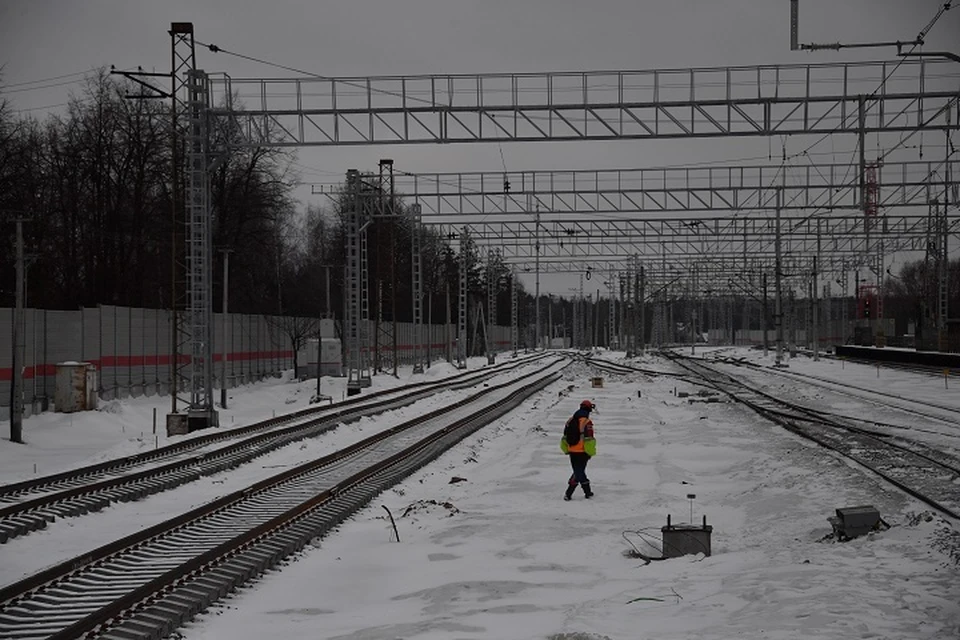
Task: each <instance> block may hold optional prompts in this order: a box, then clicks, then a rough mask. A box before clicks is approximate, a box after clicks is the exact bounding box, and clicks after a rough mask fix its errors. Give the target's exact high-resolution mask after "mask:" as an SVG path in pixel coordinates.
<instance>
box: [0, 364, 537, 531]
mask: <svg viewBox="0 0 960 640" xmlns="http://www.w3.org/2000/svg"><path fill="white" fill-rule="evenodd" d="M542 357H543V356H537V357H536V358H532V359H524V360H522V361H519V362H513V363H508V364H504V365H500V366H498V367H496V368H490V369H483V370H481V371H479V372H470V373H469V374H460V375H457V376H453V377H451V378H448V379H446V380H444V381H441V382H432V383H428V384H424V383H417V385H416V386H417V387H418V388H417V389H415V390H413V391H409V390H407V389H402V390H399V391H397V390H394V391H393V393H383V392H381V393H380V394H379V395H380V397H383V396H394V397H387V398H386V399H383V400H379V401H375V402H365V403H356V402H354V403H350V404H349V405H347V404H346V403H341V404H340V405H339V406H338V407H337V408H336V409H335V410H333V411H330V410H329V409H327V410H325V411H318V410H317V409H307V410H304V411H299V412H295V413H294V414H292V415H291V416H287V417H286V418H285V419H284V417H283V416H281V418H278V419H271V420H267V421H265V422H263V423H258V424H257V425H250V426H249V427H243V428H242V429H244V432H243V433H250V432H251V431H259V432H260V433H257V434H256V435H252V436H248V437H245V438H242V439H241V440H238V441H236V442H234V443H232V444H228V445H226V446H223V447H220V448H218V449H216V450H214V451H205V452H198V453H195V454H193V455H190V456H189V457H181V456H182V455H183V454H184V453H185V450H184V449H183V448H182V447H180V448H177V449H174V450H173V452H168V454H167V456H165V457H171V458H176V459H174V460H172V461H171V462H168V463H166V464H160V465H157V466H149V467H148V468H146V469H143V470H141V471H132V469H134V468H135V467H136V465H135V464H132V463H131V464H122V465H120V466H119V467H114V473H116V472H119V471H120V470H123V471H132V472H129V473H123V474H121V475H114V474H108V473H106V472H103V471H101V472H99V473H91V472H89V471H87V470H86V469H81V470H80V473H79V474H78V475H77V477H76V478H75V479H74V480H73V481H72V482H71V481H70V479H69V477H68V476H67V477H64V475H63V474H58V478H57V480H56V482H54V483H52V484H51V485H42V484H35V485H34V486H33V487H32V490H33V492H37V491H39V490H40V489H42V488H44V487H45V486H53V487H57V486H62V485H64V484H67V485H69V486H68V487H67V488H65V489H62V490H59V491H52V492H49V493H44V494H41V495H39V496H37V497H35V498H32V499H29V500H24V501H21V502H17V503H14V504H10V505H8V506H6V507H3V508H0V544H3V543H5V542H7V541H8V540H10V539H13V538H15V537H19V536H23V535H26V534H28V533H31V532H33V531H36V530H39V529H43V528H45V527H46V526H47V524H48V523H49V522H52V521H54V520H55V519H56V518H63V517H70V516H77V515H84V514H86V513H89V512H93V511H99V510H101V509H103V508H106V507H107V506H109V505H110V504H113V503H115V502H126V501H131V500H139V499H141V498H143V497H146V496H148V495H152V494H155V493H159V492H162V491H166V490H168V489H172V488H175V487H178V486H180V485H182V484H185V483H187V482H192V481H194V480H196V479H198V478H200V477H203V476H207V475H211V474H214V473H218V472H221V471H224V470H227V469H232V468H235V467H237V466H239V465H241V464H243V463H246V462H249V461H250V460H253V459H254V458H257V457H259V456H261V455H264V454H266V453H269V452H270V451H274V450H276V449H278V448H280V447H282V446H285V445H287V444H290V443H292V442H296V441H299V440H302V439H305V438H309V437H314V436H316V435H319V434H321V433H324V432H327V431H330V430H333V429H335V428H336V427H337V426H338V425H339V424H343V423H348V422H353V421H355V420H358V419H360V418H362V417H365V416H368V415H375V414H378V413H382V412H384V411H388V410H391V409H396V408H399V407H402V406H406V405H408V404H411V403H413V402H416V401H417V400H419V399H421V398H424V397H428V396H430V395H433V394H435V393H437V392H438V391H439V390H442V389H457V388H462V387H465V386H473V385H475V384H476V383H477V382H479V381H482V380H486V379H489V378H491V377H493V376H495V375H498V374H501V373H504V372H506V371H511V370H513V369H515V368H518V367H521V366H524V365H526V364H530V363H531V362H535V361H536V360H539V359H541V358H542ZM411 386H413V385H411ZM371 395H372V394H371ZM369 398H370V396H368V399H369ZM313 416H316V417H313ZM278 420H280V421H281V422H278ZM297 420H302V421H300V422H297ZM283 422H288V423H289V422H294V423H295V424H292V425H290V426H286V427H277V425H278V424H283ZM267 429H269V430H267ZM265 430H266V431H265ZM236 431H239V430H236ZM264 431H265V432H264ZM242 435H243V434H242V433H241V434H236V436H235V437H237V438H239V437H241V436H242ZM223 439H224V438H223V437H222V436H221V435H220V434H214V435H213V436H211V438H209V439H206V438H205V440H206V444H210V443H211V442H216V441H219V440H223ZM201 446H203V445H197V446H194V447H190V448H189V449H187V450H186V451H189V450H195V449H197V448H200V447H201ZM148 462H150V463H154V462H157V458H156V457H153V459H150V460H148ZM143 464H145V463H143V462H141V465H143ZM97 466H99V465H97ZM99 478H104V479H102V480H101V479H99ZM22 494H23V491H21V492H19V493H18V494H14V495H22ZM9 498H10V494H8V495H7V499H8V500H9Z"/></svg>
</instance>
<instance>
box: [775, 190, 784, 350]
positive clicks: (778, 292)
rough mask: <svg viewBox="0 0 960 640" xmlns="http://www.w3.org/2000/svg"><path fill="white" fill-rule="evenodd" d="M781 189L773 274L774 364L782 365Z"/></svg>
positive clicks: (778, 201) (778, 199)
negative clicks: (774, 295)
mask: <svg viewBox="0 0 960 640" xmlns="http://www.w3.org/2000/svg"><path fill="white" fill-rule="evenodd" d="M780 196H781V192H780V189H777V227H776V234H777V235H776V243H775V247H776V260H775V263H774V269H775V270H776V272H775V273H774V274H773V275H774V278H775V280H776V283H775V285H774V288H775V292H776V303H775V304H776V308H775V311H774V317H773V320H774V324H775V325H776V329H777V355H776V360H775V362H774V366H777V367H782V366H783V285H782V282H781V280H782V273H781V272H782V271H783V268H782V265H781V255H780Z"/></svg>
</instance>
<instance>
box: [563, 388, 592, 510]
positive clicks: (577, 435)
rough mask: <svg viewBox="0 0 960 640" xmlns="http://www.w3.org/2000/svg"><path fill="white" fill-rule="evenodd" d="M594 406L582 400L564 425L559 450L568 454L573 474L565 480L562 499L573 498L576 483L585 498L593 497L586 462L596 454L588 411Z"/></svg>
mask: <svg viewBox="0 0 960 640" xmlns="http://www.w3.org/2000/svg"><path fill="white" fill-rule="evenodd" d="M596 408H597V406H596V405H595V404H593V402H591V401H590V400H584V401H583V402H581V403H580V408H579V409H577V411H576V413H574V414H573V416H571V418H570V419H569V420H567V424H566V426H564V429H563V438H561V439H560V450H561V451H563V452H564V453H565V454H567V455H568V456H570V466H571V467H573V475H571V476H570V480H568V481H567V491H566V493H564V494H563V499H564V500H571V499H572V498H573V492H574V491H575V490H576V488H577V485H578V484H579V485H580V486H581V487H583V496H584V497H585V498H592V497H593V491H592V490H591V489H590V480H589V479H588V478H587V462H588V461H589V460H590V458H592V457H593V456H595V455H597V441H596V439H595V438H594V436H593V421H592V420H591V419H590V412H591V411H593V410H594V409H596Z"/></svg>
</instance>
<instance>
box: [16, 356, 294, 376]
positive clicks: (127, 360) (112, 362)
mask: <svg viewBox="0 0 960 640" xmlns="http://www.w3.org/2000/svg"><path fill="white" fill-rule="evenodd" d="M221 355H222V354H219V353H218V354H216V355H215V356H214V360H215V361H217V362H220V361H221V360H222V358H221ZM292 357H293V351H239V352H235V353H228V354H227V361H228V362H243V361H250V360H258V359H260V360H268V359H270V358H292ZM171 360H172V358H171V356H169V355H146V356H103V357H102V358H100V359H99V360H93V359H91V360H85V362H89V363H90V364H92V365H94V366H95V367H96V368H97V369H103V368H105V367H155V366H164V367H166V366H170V361H171ZM188 362H190V356H187V355H181V356H180V363H181V364H186V363H188ZM56 374H57V365H56V364H39V365H36V366H31V367H25V368H24V370H23V379H24V380H32V379H33V378H38V377H43V376H54V375H56ZM12 379H13V368H12V367H6V368H0V382H8V381H10V380H12Z"/></svg>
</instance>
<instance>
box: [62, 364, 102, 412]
mask: <svg viewBox="0 0 960 640" xmlns="http://www.w3.org/2000/svg"><path fill="white" fill-rule="evenodd" d="M53 403H54V408H55V410H56V411H57V412H59V413H73V412H75V411H92V410H94V409H96V408H97V367H96V365H93V364H91V363H89V362H58V363H57V373H56V386H55V389H54V396H53Z"/></svg>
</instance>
